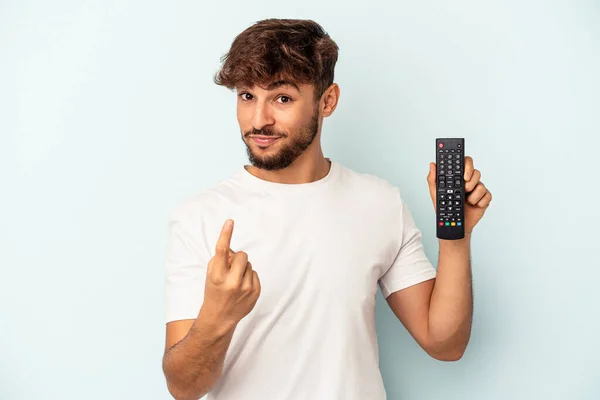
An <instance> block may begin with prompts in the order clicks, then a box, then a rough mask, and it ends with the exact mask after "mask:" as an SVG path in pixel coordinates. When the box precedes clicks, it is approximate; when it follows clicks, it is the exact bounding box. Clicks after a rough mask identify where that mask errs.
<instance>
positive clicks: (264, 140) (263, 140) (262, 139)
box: [250, 136, 281, 147]
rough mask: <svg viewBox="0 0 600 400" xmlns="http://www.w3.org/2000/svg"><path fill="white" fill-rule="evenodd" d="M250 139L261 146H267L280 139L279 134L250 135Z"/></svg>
mask: <svg viewBox="0 0 600 400" xmlns="http://www.w3.org/2000/svg"><path fill="white" fill-rule="evenodd" d="M250 139H252V140H253V141H254V143H256V144H257V145H259V146H261V147H267V146H270V145H272V144H273V143H275V142H276V141H278V140H279V139H281V136H250Z"/></svg>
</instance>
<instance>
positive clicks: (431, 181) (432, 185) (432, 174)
mask: <svg viewBox="0 0 600 400" xmlns="http://www.w3.org/2000/svg"><path fill="white" fill-rule="evenodd" d="M436 178H437V167H436V165H435V163H433V162H430V163H429V174H427V184H428V185H429V195H430V196H431V201H432V202H433V207H434V208H435V205H436Z"/></svg>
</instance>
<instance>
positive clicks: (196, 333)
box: [163, 221, 261, 400]
mask: <svg viewBox="0 0 600 400" xmlns="http://www.w3.org/2000/svg"><path fill="white" fill-rule="evenodd" d="M232 233H233V221H228V223H225V225H224V226H223V229H222V231H221V235H220V237H219V240H218V242H217V246H216V251H215V256H214V257H213V258H212V259H211V260H210V261H209V263H208V266H207V272H206V282H205V287H204V302H203V304H202V307H201V309H200V312H199V313H198V316H197V318H196V319H188V320H179V321H172V322H169V323H168V324H167V336H166V343H165V354H164V357H163V372H164V374H165V378H166V379H167V388H168V389H169V392H170V393H171V395H172V396H173V397H174V398H175V399H177V400H198V399H199V398H201V397H202V396H204V395H205V394H206V393H208V392H209V391H210V390H212V388H213V387H214V386H215V384H216V383H217V381H218V380H219V378H220V377H221V374H222V372H223V362H224V360H225V354H226V353H227V349H228V348H229V345H230V343H231V339H232V337H233V333H234V331H235V328H236V326H237V324H238V323H239V321H240V320H241V319H242V318H244V317H245V316H246V315H248V313H249V312H250V311H252V309H253V308H254V305H255V304H256V302H257V300H258V297H259V296H260V289H261V288H260V281H259V279H258V275H257V274H256V271H254V270H253V269H252V264H250V262H248V254H246V253H244V252H243V251H240V252H237V253H236V252H234V251H232V250H231V249H230V245H231V236H232Z"/></svg>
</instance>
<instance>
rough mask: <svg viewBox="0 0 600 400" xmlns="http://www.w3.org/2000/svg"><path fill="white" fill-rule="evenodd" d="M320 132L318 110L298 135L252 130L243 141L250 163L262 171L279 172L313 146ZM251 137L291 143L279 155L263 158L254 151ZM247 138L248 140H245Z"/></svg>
mask: <svg viewBox="0 0 600 400" xmlns="http://www.w3.org/2000/svg"><path fill="white" fill-rule="evenodd" d="M318 132H319V113H318V109H316V110H315V112H314V113H313V115H312V118H311V121H310V122H309V123H308V124H306V125H304V126H303V127H302V128H300V129H299V131H298V132H297V133H294V134H292V135H288V134H286V133H285V132H277V131H274V130H272V129H270V128H265V129H252V130H250V131H247V132H245V133H243V135H242V140H243V141H244V144H245V145H246V153H247V154H248V159H249V160H250V163H251V164H252V165H253V166H254V167H256V168H260V169H264V170H267V171H277V170H280V169H284V168H287V167H288V166H290V165H291V164H292V163H293V162H294V161H295V160H296V159H297V158H298V157H299V156H300V155H301V154H302V153H304V151H305V150H306V149H307V148H308V146H310V145H311V144H312V142H313V141H314V140H315V137H316V136H317V133H318ZM249 135H263V136H281V139H279V141H282V140H283V139H287V140H288V142H289V143H285V144H283V145H281V146H280V147H279V150H277V153H275V154H271V155H268V156H261V155H260V154H256V153H254V152H253V151H252V149H251V148H250V144H249V142H248V141H249V140H250V139H249V138H248V136H249ZM244 138H246V139H247V140H244Z"/></svg>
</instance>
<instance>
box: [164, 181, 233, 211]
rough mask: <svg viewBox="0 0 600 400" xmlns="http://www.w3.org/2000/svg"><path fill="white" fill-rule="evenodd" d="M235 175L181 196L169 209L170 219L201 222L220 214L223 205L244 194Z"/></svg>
mask: <svg viewBox="0 0 600 400" xmlns="http://www.w3.org/2000/svg"><path fill="white" fill-rule="evenodd" d="M238 186H239V185H238V182H237V181H236V179H235V176H231V177H229V178H226V179H224V180H221V181H219V182H218V183H216V184H215V185H213V186H211V187H209V188H206V189H203V190H200V191H197V192H195V193H192V194H189V195H187V196H184V197H183V198H181V199H180V200H179V201H178V202H177V203H176V204H175V205H174V206H172V207H171V209H170V211H169V220H170V221H189V222H201V220H205V219H208V218H210V217H211V216H215V215H217V214H219V213H220V212H221V211H222V210H223V206H224V205H226V204H230V203H232V202H235V201H236V198H239V197H240V196H243V194H242V193H241V192H240V190H239V189H240V187H238Z"/></svg>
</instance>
